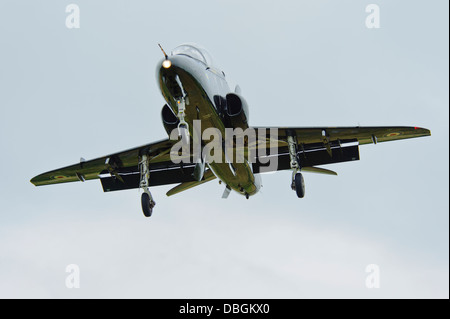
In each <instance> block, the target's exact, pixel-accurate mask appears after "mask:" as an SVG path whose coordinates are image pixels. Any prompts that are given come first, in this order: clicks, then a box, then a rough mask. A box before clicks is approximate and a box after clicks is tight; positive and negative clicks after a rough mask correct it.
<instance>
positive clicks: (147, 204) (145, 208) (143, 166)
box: [139, 155, 156, 217]
mask: <svg viewBox="0 0 450 319" xmlns="http://www.w3.org/2000/svg"><path fill="white" fill-rule="evenodd" d="M139 167H140V175H141V177H140V182H139V187H140V188H142V189H143V191H144V192H143V193H142V196H141V204H142V212H143V213H144V216H145V217H150V216H152V213H153V207H155V205H156V203H155V201H154V200H153V197H152V193H150V190H149V189H148V187H149V182H148V181H149V178H150V169H149V165H148V157H147V155H143V156H142V158H141V161H140V162H139Z"/></svg>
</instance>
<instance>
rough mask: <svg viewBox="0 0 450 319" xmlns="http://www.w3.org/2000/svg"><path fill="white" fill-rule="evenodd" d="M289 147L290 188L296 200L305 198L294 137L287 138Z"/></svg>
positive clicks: (303, 182)
mask: <svg viewBox="0 0 450 319" xmlns="http://www.w3.org/2000/svg"><path fill="white" fill-rule="evenodd" d="M287 141H288V146H289V157H290V159H291V162H290V165H291V169H292V183H291V188H292V190H294V191H295V193H296V194H297V197H298V198H303V197H305V180H304V179H303V175H302V173H301V172H300V171H301V166H300V163H299V161H298V157H297V141H296V138H295V137H294V136H288V137H287Z"/></svg>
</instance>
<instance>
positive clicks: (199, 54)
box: [172, 43, 213, 66]
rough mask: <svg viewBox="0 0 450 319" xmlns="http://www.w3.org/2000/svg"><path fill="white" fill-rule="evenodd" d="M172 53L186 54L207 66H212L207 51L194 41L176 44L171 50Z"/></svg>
mask: <svg viewBox="0 0 450 319" xmlns="http://www.w3.org/2000/svg"><path fill="white" fill-rule="evenodd" d="M172 55H187V56H189V57H191V58H193V59H196V60H198V61H200V62H202V63H204V64H206V65H207V66H212V64H213V63H212V59H211V56H210V55H209V53H208V51H206V50H205V49H204V48H202V47H201V46H199V45H198V44H194V43H186V44H182V45H179V46H177V47H176V48H175V49H173V50H172Z"/></svg>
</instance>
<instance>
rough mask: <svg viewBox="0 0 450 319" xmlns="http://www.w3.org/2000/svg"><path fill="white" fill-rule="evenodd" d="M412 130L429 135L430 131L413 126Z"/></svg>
mask: <svg viewBox="0 0 450 319" xmlns="http://www.w3.org/2000/svg"><path fill="white" fill-rule="evenodd" d="M414 130H416V131H420V132H421V133H422V134H423V135H424V136H431V131H430V130H429V129H427V128H423V127H419V126H414Z"/></svg>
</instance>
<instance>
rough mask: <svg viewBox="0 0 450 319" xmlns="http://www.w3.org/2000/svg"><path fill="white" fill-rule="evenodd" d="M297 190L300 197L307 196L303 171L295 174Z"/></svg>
mask: <svg viewBox="0 0 450 319" xmlns="http://www.w3.org/2000/svg"><path fill="white" fill-rule="evenodd" d="M295 192H296V193H297V197H298V198H303V197H305V180H304V179H303V175H302V173H297V174H295Z"/></svg>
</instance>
